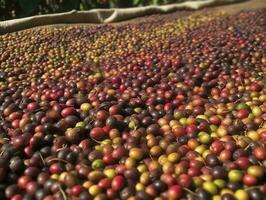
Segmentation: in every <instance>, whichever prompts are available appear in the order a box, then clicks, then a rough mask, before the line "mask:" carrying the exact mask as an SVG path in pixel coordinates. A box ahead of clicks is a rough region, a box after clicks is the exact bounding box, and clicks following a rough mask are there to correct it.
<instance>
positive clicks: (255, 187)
mask: <svg viewBox="0 0 266 200" xmlns="http://www.w3.org/2000/svg"><path fill="white" fill-rule="evenodd" d="M261 186H263V185H256V186H252V187H248V188H245V190H246V191H249V190H252V189H259V188H260V187H261Z"/></svg>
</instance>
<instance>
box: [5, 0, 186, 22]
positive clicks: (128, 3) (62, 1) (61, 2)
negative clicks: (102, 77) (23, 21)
mask: <svg viewBox="0 0 266 200" xmlns="http://www.w3.org/2000/svg"><path fill="white" fill-rule="evenodd" d="M183 1H185V0H0V21H3V20H8V19H16V18H21V17H28V16H32V15H39V14H48V13H60V12H66V11H70V10H73V9H75V10H90V9H94V8H125V7H137V6H146V5H162V4H169V3H175V2H183Z"/></svg>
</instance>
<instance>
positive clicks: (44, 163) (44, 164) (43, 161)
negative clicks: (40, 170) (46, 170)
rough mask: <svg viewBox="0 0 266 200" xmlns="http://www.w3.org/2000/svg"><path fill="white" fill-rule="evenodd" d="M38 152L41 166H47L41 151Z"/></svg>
mask: <svg viewBox="0 0 266 200" xmlns="http://www.w3.org/2000/svg"><path fill="white" fill-rule="evenodd" d="M38 154H39V156H40V158H41V160H42V163H43V166H44V167H45V166H47V164H46V162H45V160H44V158H43V156H42V154H41V152H38Z"/></svg>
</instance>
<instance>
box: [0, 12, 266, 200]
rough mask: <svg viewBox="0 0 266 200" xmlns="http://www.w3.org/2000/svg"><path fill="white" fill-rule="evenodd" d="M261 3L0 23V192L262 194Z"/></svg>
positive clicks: (53, 199) (265, 154)
mask: <svg viewBox="0 0 266 200" xmlns="http://www.w3.org/2000/svg"><path fill="white" fill-rule="evenodd" d="M265 12H266V10H265V9H259V10H254V11H244V12H239V13H237V14H234V15H230V16H226V15H222V14H205V15H204V14H203V13H202V14H200V15H195V14H192V15H189V14H191V13H190V12H187V11H185V12H180V13H172V14H168V15H153V16H150V17H149V18H148V20H147V21H145V20H140V21H139V22H138V21H134V22H128V23H125V22H124V23H121V24H116V25H68V26H50V27H40V28H34V29H29V30H24V31H19V32H16V33H10V34H5V35H2V36H0V199H10V200H34V199H36V200H67V199H69V200H72V199H73V200H78V199H80V200H90V199H95V200H105V199H106V200H107V199H122V200H124V199H125V200H126V199H129V200H149V199H151V200H152V199H155V200H161V199H162V200H164V199H172V200H175V199H195V200H207V199H211V200H249V199H250V200H262V199H263V198H264V197H265V195H266V185H265V179H266V80H265V73H266V51H265V49H266V15H265ZM185 15H186V16H185Z"/></svg>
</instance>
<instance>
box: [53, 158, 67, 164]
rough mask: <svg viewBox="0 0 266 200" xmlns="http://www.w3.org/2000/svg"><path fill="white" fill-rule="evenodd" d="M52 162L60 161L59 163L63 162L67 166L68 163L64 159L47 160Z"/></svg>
mask: <svg viewBox="0 0 266 200" xmlns="http://www.w3.org/2000/svg"><path fill="white" fill-rule="evenodd" d="M52 161H61V162H64V163H66V164H69V162H68V161H66V160H64V159H60V158H51V159H49V160H48V162H52Z"/></svg>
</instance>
